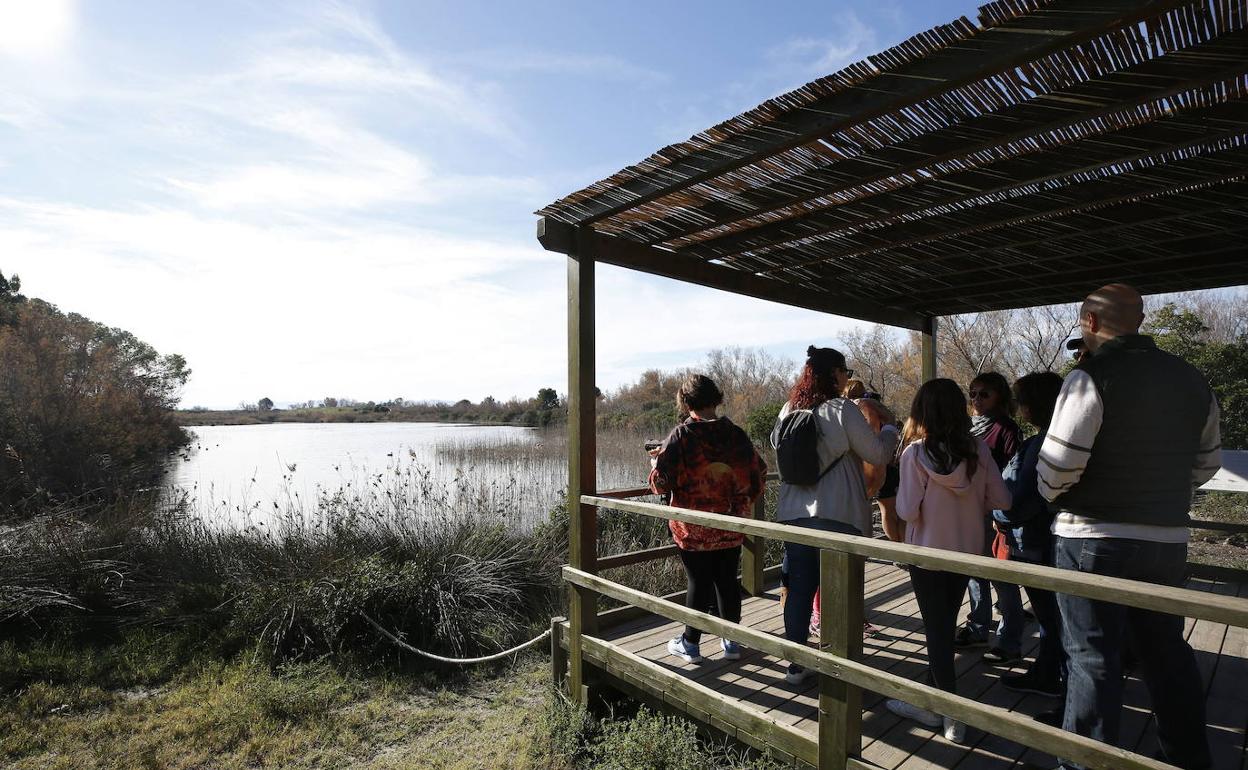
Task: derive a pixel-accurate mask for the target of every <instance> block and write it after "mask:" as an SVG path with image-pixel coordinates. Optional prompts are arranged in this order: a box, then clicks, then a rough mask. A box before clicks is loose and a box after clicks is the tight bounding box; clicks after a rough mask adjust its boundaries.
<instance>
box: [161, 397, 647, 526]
mask: <svg viewBox="0 0 1248 770" xmlns="http://www.w3.org/2000/svg"><path fill="white" fill-rule="evenodd" d="M187 430H188V431H190V433H191V434H192V441H191V445H190V447H189V448H188V451H187V452H186V453H185V454H184V455H183V456H182V457H180V458H178V459H176V460H175V461H174V462H173V464H172V466H171V468H170V472H169V476H168V478H167V480H166V483H167V485H169V487H170V489H171V492H172V493H174V494H184V495H185V496H186V497H187V499H188V503H189V506H190V508H191V510H192V511H193V512H195V513H196V514H197V515H199V516H200V517H202V518H204V519H206V520H209V521H211V522H213V523H214V524H217V525H221V526H234V527H248V526H265V525H269V524H271V523H272V522H273V521H274V520H278V519H293V520H296V521H302V522H308V523H324V522H326V521H329V520H332V519H333V518H334V517H339V516H344V515H383V516H392V517H403V516H442V515H447V514H448V513H450V512H455V513H471V514H473V515H490V516H494V517H501V518H503V519H505V520H507V521H509V522H511V523H514V524H516V525H518V526H527V525H530V524H532V523H533V522H535V521H538V520H541V519H542V518H544V517H545V516H546V515H547V513H548V512H549V510H550V508H551V507H552V506H554V505H556V504H557V503H559V502H560V501H561V500H562V496H563V493H564V490H565V488H566V486H567V466H566V459H565V458H566V437H565V434H564V432H563V430H562V429H560V430H537V429H533V428H518V427H510V426H484V425H451V424H442V423H397V422H396V423H274V424H270V425H222V426H198V427H192V428H188V429H187ZM604 439H605V440H604ZM599 443H600V458H599V485H600V487H601V488H603V489H607V488H611V487H620V486H629V485H633V484H636V483H639V482H644V479H645V474H646V472H647V471H648V463H647V461H646V457H645V453H644V452H643V451H642V450H641V439H640V438H636V437H632V436H606V437H604V436H600V437H599Z"/></svg>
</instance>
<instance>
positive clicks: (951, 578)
mask: <svg viewBox="0 0 1248 770" xmlns="http://www.w3.org/2000/svg"><path fill="white" fill-rule="evenodd" d="M968 580H969V578H967V576H966V575H958V574H955V573H953V572H933V571H932V570H926V569H922V568H920V567H914V566H912V567H910V585H911V587H913V588H914V598H915V600H916V601H917V602H918V603H919V614H920V615H921V616H922V617H923V635H924V636H926V637H927V666H928V673H929V676H930V677H931V679H932V684H933V685H935V686H936V687H938V688H940V689H942V690H944V691H945V692H957V679H958V676H957V672H956V671H955V670H954V667H953V652H954V650H953V636H954V632H955V631H956V630H957V627H958V610H959V609H961V607H962V596H963V594H965V593H966V584H967V581H968Z"/></svg>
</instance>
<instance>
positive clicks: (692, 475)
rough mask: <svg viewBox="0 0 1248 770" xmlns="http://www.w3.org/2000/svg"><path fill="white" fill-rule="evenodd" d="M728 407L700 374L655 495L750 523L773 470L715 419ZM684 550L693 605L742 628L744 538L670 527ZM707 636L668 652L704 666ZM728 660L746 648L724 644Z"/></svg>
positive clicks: (690, 384) (684, 388)
mask: <svg viewBox="0 0 1248 770" xmlns="http://www.w3.org/2000/svg"><path fill="white" fill-rule="evenodd" d="M723 401H724V395H723V393H722V392H720V390H719V387H718V386H717V385H716V384H715V383H714V382H713V381H712V380H711V379H710V378H709V377H706V376H704V375H701V374H691V375H689V376H688V377H687V378H686V379H685V381H684V383H683V384H682V385H681V386H680V391H679V392H678V393H677V394H676V404H677V407H678V409H679V410H680V412H681V413H682V414H684V415H687V416H686V417H685V418H684V419H683V420H682V421H681V423H680V424H679V425H677V426H676V427H675V428H673V429H672V432H671V434H669V435H668V437H667V439H666V440H664V441H663V444H662V446H660V447H659V448H658V451H657V452H656V453H655V454H654V456H653V463H654V468H653V470H651V471H650V488H651V489H653V490H654V491H655V493H656V494H669V495H671V503H670V504H671V505H674V506H676V507H679V508H692V509H694V510H698V511H707V512H710V513H722V514H727V515H730V516H744V517H750V516H752V515H753V512H754V501H755V500H756V499H758V496H759V495H761V494H762V493H763V483H764V479H765V477H766V474H767V466H766V464H765V463H764V462H763V458H761V457H759V455H758V452H757V451H756V450H755V449H754V444H753V443H752V442H751V441H750V439H749V436H747V435H746V434H745V431H743V430H741V428H739V427H737V426H736V425H734V424H733V423H732V421H731V420H729V419H728V418H727V417H721V416H719V415H718V414H717V413H716V410H717V409H718V407H719V405H720V404H722V403H723ZM668 527H669V528H670V529H671V532H672V538H673V539H674V540H675V541H676V546H677V548H679V553H680V561H681V564H683V565H684V568H685V577H686V582H687V587H688V591H687V593H686V602H685V603H686V605H687V606H688V607H689V608H690V609H694V610H699V611H703V612H705V611H707V610H710V609H712V608H716V609H718V611H719V616H720V617H721V618H723V619H724V620H728V621H731V622H733V623H738V622H740V620H741V584H740V583H739V582H738V580H737V572H738V570H739V567H740V563H741V543H742V541H743V540H744V539H745V536H744V535H742V534H741V533H739V532H729V531H727V530H722V529H714V528H711V527H703V526H699V525H697V524H686V523H684V522H681V521H670V522H668ZM701 641H702V631H701V630H700V629H698V628H695V627H694V626H686V627H685V630H684V632H683V633H682V634H680V635H679V636H677V637H675V638H674V639H672V640H671V641H669V642H668V644H667V651H668V652H669V653H671V654H672V655H674V656H676V657H678V658H680V659H682V660H684V661H685V662H687V663H698V662H700V661H701V660H702V651H701V646H700V645H701ZM720 647H721V648H722V650H723V654H724V658H725V659H727V660H736V659H737V658H740V657H741V647H740V645H739V644H737V643H736V642H734V641H732V640H729V639H721V640H720Z"/></svg>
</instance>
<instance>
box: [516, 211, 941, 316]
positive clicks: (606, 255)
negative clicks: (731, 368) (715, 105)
mask: <svg viewBox="0 0 1248 770" xmlns="http://www.w3.org/2000/svg"><path fill="white" fill-rule="evenodd" d="M537 240H538V242H539V243H541V244H542V247H543V248H545V249H546V250H547V251H554V252H558V253H560V254H567V255H569V256H581V255H583V256H588V257H591V258H593V259H594V260H596V261H598V262H605V263H607V264H609V265H616V266H618V267H627V268H630V269H632V270H639V271H641V272H643V273H650V274H652V275H658V276H662V277H664V278H673V279H676V280H678V281H685V282H686V283H694V284H698V285H699V286H706V287H709V288H712V289H719V290H721V291H728V292H732V293H733V294H741V295H744V296H747V297H755V298H757V299H765V300H769V301H771V302H779V303H781V304H784V305H792V306H793V307H800V308H805V309H807V310H816V311H819V312H821V313H830V314H833V315H838V316H843V317H846V318H855V319H858V320H860V321H871V322H873V323H880V324H887V325H889V326H899V327H902V328H905V329H915V330H920V329H922V328H923V325H924V323H925V322H926V321H927V317H926V316H924V315H923V314H921V313H916V312H913V311H909V310H902V309H900V308H897V307H893V306H889V305H883V304H880V303H877V302H872V301H870V300H864V299H863V298H861V297H853V296H849V295H843V294H837V293H835V292H830V291H821V290H818V289H814V288H809V287H806V286H800V285H794V284H791V283H787V282H785V281H778V280H776V279H773V278H762V277H759V276H757V275H755V274H754V273H751V272H747V271H744V270H738V269H735V268H731V267H724V266H722V265H716V264H713V263H711V262H706V261H703V260H700V259H695V258H693V257H688V256H685V255H683V254H677V253H676V252H673V251H666V250H664V249H658V248H655V247H653V246H644V245H642V244H639V243H636V242H634V241H628V240H625V239H623V238H615V237H612V236H609V235H602V234H600V233H596V232H594V231H593V230H592V229H591V228H588V227H575V226H573V225H569V224H567V223H564V222H558V221H556V220H553V219H550V218H549V217H542V218H541V219H539V220H538V222H537Z"/></svg>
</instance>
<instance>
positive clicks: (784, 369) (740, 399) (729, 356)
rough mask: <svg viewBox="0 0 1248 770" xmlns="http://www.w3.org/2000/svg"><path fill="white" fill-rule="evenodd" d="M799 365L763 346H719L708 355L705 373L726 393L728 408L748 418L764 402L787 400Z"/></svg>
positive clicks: (728, 410)
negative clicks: (769, 351)
mask: <svg viewBox="0 0 1248 770" xmlns="http://www.w3.org/2000/svg"><path fill="white" fill-rule="evenodd" d="M796 371H797V366H796V365H795V364H794V363H793V361H792V360H791V359H787V358H781V357H779V356H774V355H772V354H770V353H768V352H767V351H766V350H763V349H762V348H743V347H736V346H734V347H728V348H718V349H716V350H712V351H710V352H709V353H707V354H706V367H705V370H704V373H705V374H706V376H707V377H710V378H711V379H712V380H715V382H716V384H718V385H719V388H720V390H722V391H723V392H724V411H725V412H726V413H727V414H732V415H736V416H738V417H740V418H744V417H745V415H747V414H749V412H750V411H751V410H752V409H754V408H755V407H757V406H761V405H762V404H768V403H775V402H777V401H783V400H784V399H785V396H786V394H787V393H788V390H789V386H790V385H792V384H793V380H794V378H795V376H796Z"/></svg>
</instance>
